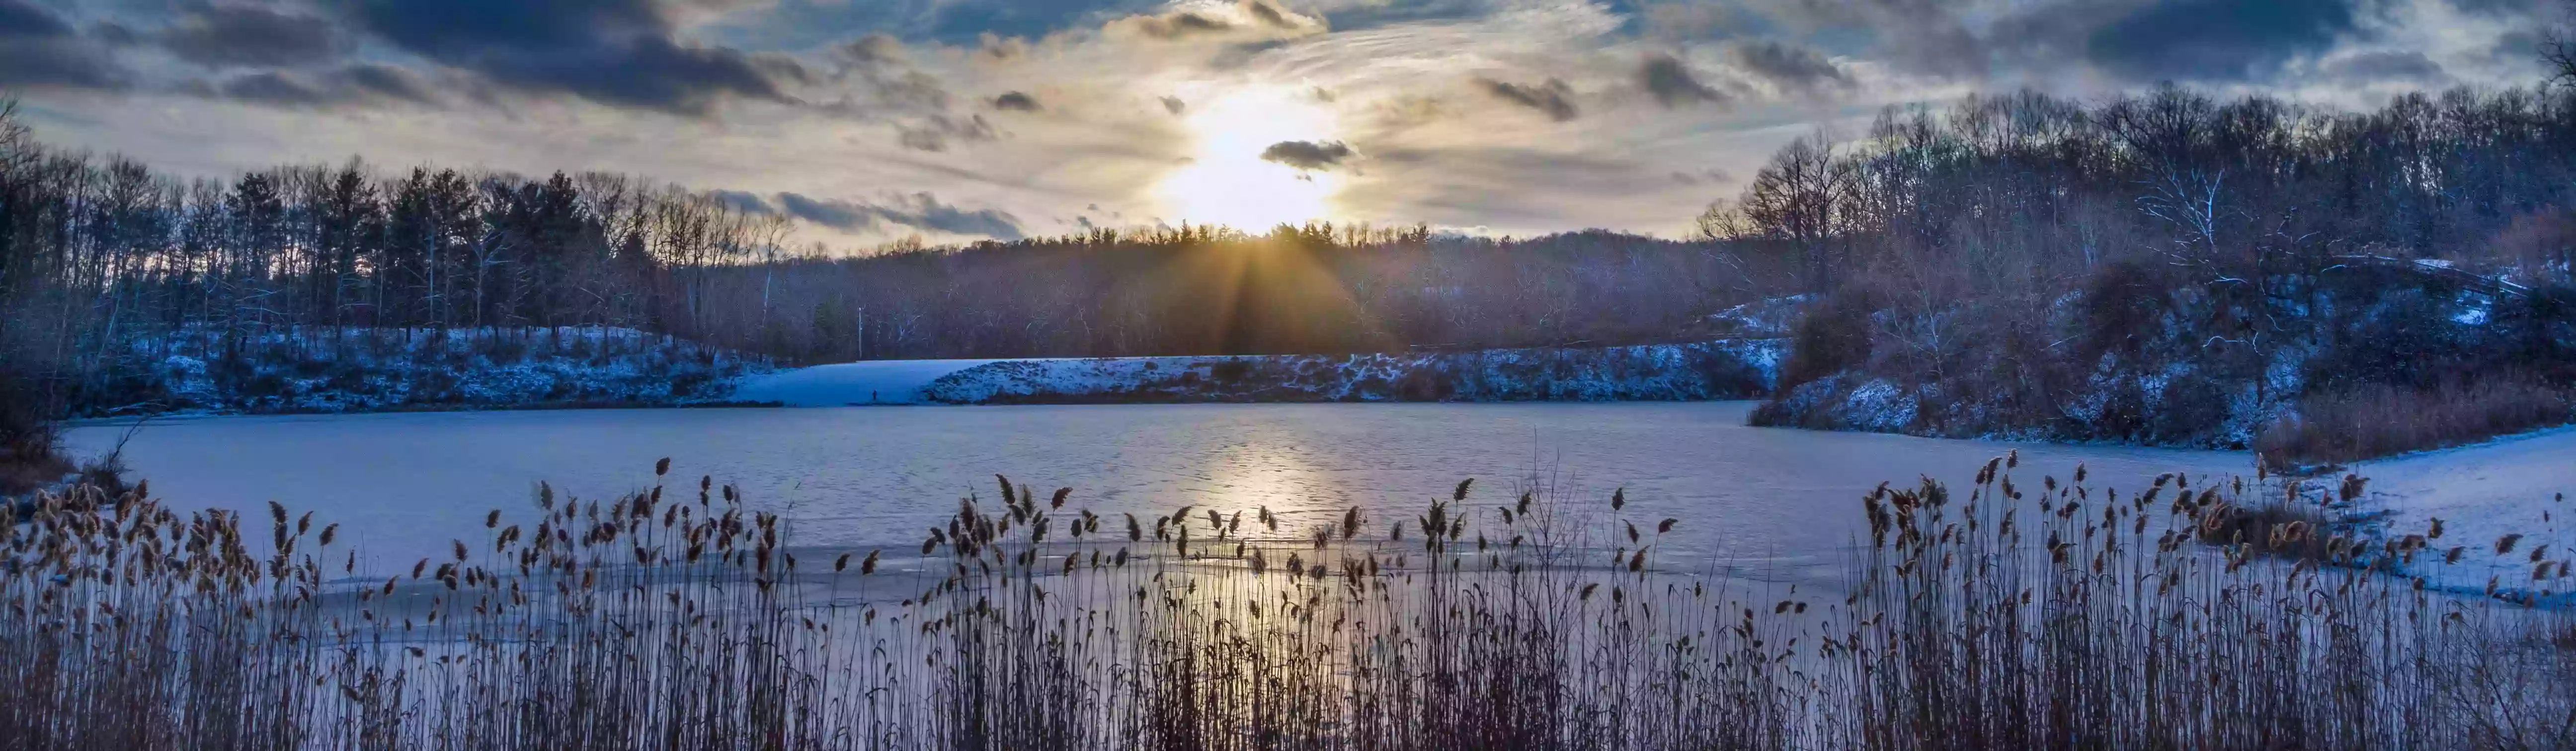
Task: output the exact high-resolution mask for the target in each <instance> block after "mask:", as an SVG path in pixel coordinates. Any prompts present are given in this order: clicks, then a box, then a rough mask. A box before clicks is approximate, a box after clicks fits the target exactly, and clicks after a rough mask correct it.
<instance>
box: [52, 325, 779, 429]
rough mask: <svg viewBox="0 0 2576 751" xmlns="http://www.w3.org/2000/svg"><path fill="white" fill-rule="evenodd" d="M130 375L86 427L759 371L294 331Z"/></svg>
mask: <svg viewBox="0 0 2576 751" xmlns="http://www.w3.org/2000/svg"><path fill="white" fill-rule="evenodd" d="M125 357H127V358H130V359H131V360H133V361H137V362H138V364H139V365H140V367H131V368H124V369H123V370H125V372H129V373H132V374H133V375H130V376H126V377H123V378H119V379H116V380H115V381H113V382H111V383H109V384H107V385H105V386H104V387H102V388H98V389H94V390H92V391H90V392H87V393H85V394H83V399H82V401H81V403H79V404H76V405H75V407H76V410H77V411H78V413H80V414H82V415H85V416H108V415H121V414H136V413H163V412H198V413H313V412H382V411H399V410H420V409H507V408H521V407H544V406H676V405H683V404H692V403H702V402H715V401H722V400H724V399H725V398H727V395H728V393H729V392H730V390H731V388H732V386H733V383H734V382H735V381H736V379H738V378H740V377H742V376H745V375H748V374H757V373H765V372H769V371H770V370H771V366H770V364H769V363H768V361H766V360H763V359H760V358H755V357H745V356H742V355H739V354H735V353H732V352H729V351H726V350H723V349H719V348H714V347H707V346H703V345H699V344H697V343H694V342H690V341H686V340H681V339H674V338H671V337H666V336H660V335H656V334H649V333H645V332H641V331H636V330H634V329H624V328H607V327H598V326H585V327H563V328H500V329H368V328H298V329H291V330H278V331H268V332H256V333H249V334H237V335H234V336H232V337H229V338H227V337H224V336H221V335H219V334H218V333H217V332H212V331H190V332H183V333H182V334H180V335H178V336H173V337H168V338H159V339H151V340H146V341H140V342H137V343H135V344H134V345H133V346H132V347H131V348H130V349H129V351H127V352H126V353H125Z"/></svg>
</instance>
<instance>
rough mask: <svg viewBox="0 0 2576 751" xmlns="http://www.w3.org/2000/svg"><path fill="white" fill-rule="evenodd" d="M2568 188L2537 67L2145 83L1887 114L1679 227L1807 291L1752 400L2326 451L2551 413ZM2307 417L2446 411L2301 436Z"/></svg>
mask: <svg viewBox="0 0 2576 751" xmlns="http://www.w3.org/2000/svg"><path fill="white" fill-rule="evenodd" d="M2571 190H2576V92H2571V91H2570V90H2567V89H2507V90H2501V91H2473V90H2465V89H2463V90H2454V91H2449V92H2444V93H2441V94H2420V93H2419V94H2408V95H2404V96H2399V97H2396V98H2395V99H2393V100H2392V101H2390V102H2389V103H2388V104H2387V106H2385V107H2382V108H2380V109H2378V110H2375V111H2370V112H2358V113H2348V112H2337V111H2332V110H2325V109H2319V108H2312V107H2302V106H2299V105H2296V104H2293V103H2289V102H2284V101H2280V100H2276V99H2271V98H2265V97H2246V98H2238V99H2232V100H2225V99H2220V98H2218V97H2216V96H2213V95H2211V94H2207V93H2204V92H2198V91H2193V90H2190V89H2185V88H2180V87H2172V86H2167V87H2162V88H2159V89H2156V90H2153V91H2150V92H2146V93H2143V94H2139V95H2135V96H2125V97H2117V98H2113V99H2110V100H2108V101H2103V102H2098V103H2084V102H2076V101H2069V100H2063V99H2056V98H2050V97H2046V96H2041V95H2037V94H2029V93H2023V94H2015V95H2008V96H1997V97H1979V98H1973V99H1969V100H1967V101H1964V102H1960V103H1958V104H1956V105H1953V106H1950V107H1948V108H1945V109H1939V110H1935V109H1930V108H1918V109H1910V110H1897V111H1889V112H1887V113H1885V114H1884V115H1882V116H1881V117H1879V118H1878V119H1877V121H1876V123H1875V124H1874V125H1873V126H1872V127H1871V128H1870V129H1869V131H1868V132H1867V133H1866V134H1863V135H1862V136H1861V137H1860V138H1858V139H1856V140H1852V141H1846V142H1837V141H1835V140H1833V139H1830V138H1813V139H1805V140H1800V141H1798V142H1796V143H1793V144H1791V145H1789V146H1788V147H1786V148H1784V149H1782V150H1781V151H1780V152H1779V153H1778V154H1777V155H1775V157H1774V158H1773V159H1772V160H1771V162H1770V163H1769V165H1768V166H1767V167H1766V168H1765V169H1763V170H1762V171H1761V173H1760V174H1759V175H1758V176H1757V177H1756V178H1755V180H1754V182H1753V184H1752V185H1751V186H1750V187H1749V188H1748V189H1747V190H1746V191H1745V193H1744V194H1743V196H1742V197H1741V198H1740V199H1738V200H1737V201H1735V202H1732V203H1729V204H1723V205H1720V206H1717V207H1714V208H1712V209H1711V210H1710V211H1709V212H1708V213H1707V214H1706V215H1704V216H1703V217H1702V218H1701V224H1702V226H1703V228H1704V232H1705V234H1707V235H1709V236H1710V237H1713V238H1722V239H1727V240H1732V241H1735V242H1737V243H1739V244H1741V245H1743V246H1745V248H1744V250H1743V251H1741V252H1748V253H1760V252H1769V253H1774V254H1778V255H1781V256H1785V257H1787V258H1790V259H1793V260H1792V261H1791V262H1790V263H1788V264H1787V265H1788V266H1790V267H1792V268H1794V269H1796V273H1797V274H1798V275H1799V276H1800V279H1798V280H1797V282H1795V284H1794V286H1796V287H1797V288H1800V289H1807V290H1815V291H1822V292H1828V293H1829V295H1828V296H1827V298H1826V299H1825V300H1824V301H1823V302H1821V303H1820V304H1819V305H1817V306H1816V307H1815V308H1814V309H1813V310H1812V311H1811V312H1810V314H1809V315H1808V316H1807V317H1806V319H1805V320H1804V321H1803V322H1802V324H1801V327H1800V331H1799V333H1798V335H1797V339H1796V342H1795V344H1794V345H1793V351H1794V352H1795V355H1794V357H1793V360H1792V361H1791V362H1790V363H1789V365H1788V367H1787V369H1786V372H1785V373H1784V374H1783V389H1782V390H1781V392H1780V393H1779V394H1778V395H1777V396H1775V398H1774V399H1773V400H1772V401H1771V402H1770V403H1769V404H1768V405H1766V407H1765V408H1764V409H1763V410H1762V411H1761V412H1760V413H1759V414H1757V420H1758V421H1762V422H1766V423H1768V424H1779V425H1802V426H1808V427H1829V428H1863V429H1877V430H1897V431H1903V432H1911V433H1919V434H1932V435H2008V436H2023V437H2032V438H2049V439H2072V440H2112V441H2133V442H2145V443H2155V444H2169V445H2170V444H2179V445H2199V446H2215V447H2238V448H2242V447H2247V446H2254V447H2256V448H2258V449H2261V448H2265V447H2267V446H2268V447H2269V448H2272V449H2273V450H2274V452H2275V453H2280V454H2284V455H2289V454H2306V455H2318V456H2339V458H2345V459H2349V458H2360V456H2364V455H2373V454H2377V453H2386V450H2387V449H2404V448H2421V447H2424V446H2423V445H2420V444H2424V443H2431V444H2433V445H2441V444H2444V443H2448V442H2451V441H2453V440H2456V439H2459V438H2465V437H2471V436H2469V435H2467V434H2477V435H2476V436H2474V437H2483V436H2484V435H2493V434H2497V433H2502V432H2512V431H2513V430H2519V429H2525V428H2528V427H2531V426H2536V425H2545V424H2557V423H2563V422H2566V421H2568V419H2569V412H2568V409H2567V404H2568V402H2567V398H2566V395H2567V388H2568V386H2569V384H2570V383H2571V382H2576V288H2571V286H2570V283H2571V276H2570V264H2571V261H2576V212H2571V211H2570V208H2569V206H2570V199H2571V198H2576V196H2571V195H2570V191H2571ZM2354 400H2366V401H2368V402H2370V404H2369V407H2370V408H2368V409H2360V408H2354V407H2353V406H2352V405H2351V403H2352V402H2353V401H2354ZM2331 415H2344V416H2346V417H2347V418H2348V419H2350V420H2353V421H2361V420H2365V419H2366V420H2367V421H2370V422H2373V423H2377V424H2388V423H2399V422H2404V421H2406V420H2413V419H2421V420H2430V421H2436V422H2444V423H2456V425H2451V426H2449V427H2444V426H2432V425H2428V426H2423V427H2421V428H2420V429H2421V430H2424V431H2429V432H2432V433H2456V434H2460V435H2451V436H2448V437H2441V438H2428V439H2419V440H2415V441H2412V443H2415V444H2418V445H2403V446H2395V445H2392V446H2382V447H2378V448H2376V449H2374V448H2372V447H2366V446H2345V445H2321V444H2319V443H2318V442H2319V441H2323V442H2325V443H2329V444H2331V443H2334V442H2335V441H2345V440H2353V439H2348V438H2342V437H2338V436H2344V435H2346V434H2349V433H2352V432H2353V431H2354V430H2357V429H2359V427H2360V426H2359V425H2351V424H2328V423H2329V422H2331V421H2330V420H2329V417H2328V416H2331ZM2371 415H2377V417H2370V416H2371ZM2321 420H2322V421H2327V422H2320V421H2321ZM2408 429H2409V430H2416V429H2418V428H2408ZM2361 440H2368V439H2361ZM2398 443H2401V444H2403V443H2409V442H2408V441H2399V442H2398Z"/></svg>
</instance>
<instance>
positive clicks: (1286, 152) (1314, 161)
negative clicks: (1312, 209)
mask: <svg viewBox="0 0 2576 751" xmlns="http://www.w3.org/2000/svg"><path fill="white" fill-rule="evenodd" d="M1352 154H1353V152H1352V151H1351V147H1350V146H1349V145H1348V144H1344V143H1342V142H1340V141H1325V142H1321V143H1318V142H1314V141H1280V142H1278V143H1274V144H1271V145H1270V148H1266V149H1262V150H1261V160H1262V161H1265V162H1277V163H1279V164H1285V165H1288V166H1290V167H1295V168H1297V169H1300V170H1305V171H1309V172H1322V171H1325V170H1329V169H1332V168H1334V167H1336V166H1340V165H1341V164H1342V163H1343V162H1345V161H1348V160H1349V159H1350V158H1351V156H1352Z"/></svg>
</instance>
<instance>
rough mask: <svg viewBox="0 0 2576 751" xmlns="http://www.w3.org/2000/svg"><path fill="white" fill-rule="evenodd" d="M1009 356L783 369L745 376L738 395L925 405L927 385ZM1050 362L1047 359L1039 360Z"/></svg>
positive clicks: (798, 401) (755, 400) (759, 400)
mask: <svg viewBox="0 0 2576 751" xmlns="http://www.w3.org/2000/svg"><path fill="white" fill-rule="evenodd" d="M997 362H1004V361H1003V360H867V361H863V362H846V363H839V364H834V365H816V366H813V367H809V368H797V369H794V370H782V371H778V372H775V373H764V374H760V375H754V376H748V377H745V378H743V379H742V380H741V382H739V383H738V384H736V385H735V387H734V390H733V395H732V398H733V400H734V401H737V402H745V403H752V404H777V405H780V406H786V407H841V406H856V405H866V404H920V403H923V402H924V401H927V399H928V397H927V396H925V395H924V394H923V393H922V390H923V389H925V388H927V387H929V386H930V384H931V382H933V381H937V380H939V379H940V378H941V377H944V376H947V375H948V374H951V373H955V372H958V371H961V370H965V369H968V368H973V367H977V366H981V365H988V364H992V363H997ZM1039 362H1044V361H1039Z"/></svg>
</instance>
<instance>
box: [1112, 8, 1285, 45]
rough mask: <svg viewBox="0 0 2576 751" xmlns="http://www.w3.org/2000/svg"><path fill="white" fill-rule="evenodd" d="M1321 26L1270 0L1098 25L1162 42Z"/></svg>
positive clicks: (1270, 34)
mask: <svg viewBox="0 0 2576 751" xmlns="http://www.w3.org/2000/svg"><path fill="white" fill-rule="evenodd" d="M1325 28H1326V27H1325V25H1324V22H1323V21H1322V20H1321V19H1317V18H1310V17H1307V16H1303V15H1299V14H1297V13H1295V12H1293V11H1290V10H1288V9H1286V8H1282V7H1280V6H1279V4H1277V3H1274V2H1271V1H1270V0H1238V1H1237V2H1235V3H1233V4H1231V5H1222V6H1217V7H1213V8H1194V9H1187V10H1175V11H1170V12H1166V13H1153V14H1145V15H1136V16H1128V17H1126V18H1121V19H1117V20H1114V21H1110V22H1109V23H1107V24H1104V25H1102V27H1101V30H1102V31H1103V32H1104V33H1106V34H1108V35H1110V36H1112V37H1122V38H1136V39H1146V40H1153V41H1162V42H1178V41H1188V40H1198V39H1222V40H1226V41H1233V42H1260V41H1275V40H1280V39H1294V38H1297V37H1301V36H1306V35H1309V34H1315V33H1319V32H1322V31H1324V30H1325Z"/></svg>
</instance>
